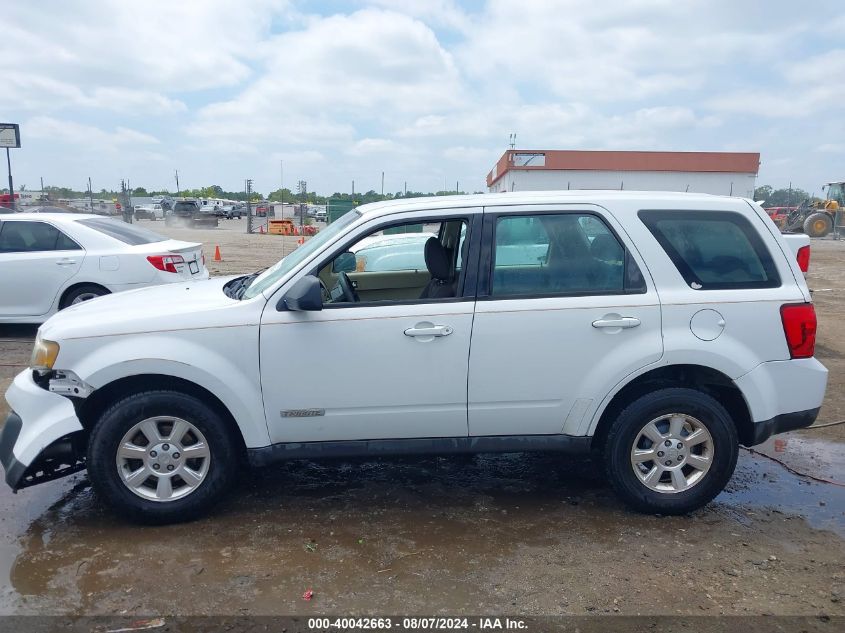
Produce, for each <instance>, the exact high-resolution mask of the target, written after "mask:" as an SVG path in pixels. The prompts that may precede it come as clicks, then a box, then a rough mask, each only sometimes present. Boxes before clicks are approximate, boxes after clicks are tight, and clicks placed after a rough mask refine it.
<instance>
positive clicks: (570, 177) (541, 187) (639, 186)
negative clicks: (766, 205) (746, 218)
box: [489, 169, 757, 198]
mask: <svg viewBox="0 0 845 633" xmlns="http://www.w3.org/2000/svg"><path fill="white" fill-rule="evenodd" d="M756 181H757V177H756V175H755V174H746V173H742V174H739V173H722V172H678V171H587V170H571V171H566V170H540V169H532V170H510V171H508V172H507V173H506V174H505V175H504V176H503V177H502V178H500V179H499V180H498V181H497V182H495V183H493V185H492V186H491V187H489V191H490V192H491V193H494V192H498V191H554V190H561V189H564V190H565V189H625V190H628V191H690V192H694V193H711V194H717V195H723V196H728V195H734V196H743V197H748V198H751V197H753V196H754V187H755V184H756Z"/></svg>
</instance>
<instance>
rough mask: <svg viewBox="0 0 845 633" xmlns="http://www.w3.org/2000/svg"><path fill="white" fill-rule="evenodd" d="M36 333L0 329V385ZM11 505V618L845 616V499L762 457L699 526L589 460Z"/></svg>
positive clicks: (826, 300)
mask: <svg viewBox="0 0 845 633" xmlns="http://www.w3.org/2000/svg"><path fill="white" fill-rule="evenodd" d="M142 224H144V225H148V226H150V227H151V228H154V229H155V230H158V231H160V232H162V233H167V234H168V235H171V236H173V237H179V238H182V239H190V240H195V241H201V242H202V243H203V245H204V248H205V253H206V256H207V259H208V266H209V269H210V270H211V271H212V274H233V273H244V272H251V271H253V270H255V269H257V268H262V267H264V266H267V265H270V264H272V263H274V262H275V261H277V260H278V259H279V258H280V257H281V256H283V255H284V254H286V253H287V252H290V250H292V249H293V248H295V245H296V239H297V238H281V237H277V236H269V235H246V234H245V233H244V230H243V229H244V225H245V221H238V220H232V221H222V222H221V225H220V228H218V229H208V230H196V231H192V230H188V229H177V228H167V229H165V227H164V226H163V223H161V222H157V223H155V224H152V223H149V222H142ZM215 246H219V247H220V250H221V254H222V258H223V259H222V261H221V262H215V261H212V255H213V253H214V249H215ZM843 264H845V243H843V242H834V241H832V240H815V241H814V242H813V261H812V264H811V273H810V275H809V281H810V285H811V287H812V288H813V289H814V296H815V299H816V305H817V311H818V315H819V323H820V326H819V327H820V332H819V339H818V347H817V355H818V356H819V358H820V359H821V360H822V361H823V362H824V363H825V364H826V365H827V366H828V368H829V369H830V370H831V374H830V384H829V388H828V392H827V398H826V400H825V403H824V406H823V408H822V412H821V415H820V420H821V421H829V420H838V419H843V418H845V397H844V396H843V393H845V392H844V391H843V383H845V361H844V360H843V359H845V340H843V337H842V336H841V335H840V330H839V327H838V326H839V324H840V323H842V322H843V318H845V281H843V275H842V274H841V268H842V266H843ZM34 332H35V328H32V327H26V326H20V327H5V328H0V389H5V387H6V385H7V384H8V382H9V381H10V380H11V378H12V376H13V375H14V374H15V373H17V372H18V371H20V370H21V369H22V368H23V367H24V366H25V365H26V363H27V360H28V356H29V352H30V349H31V345H32V338H33V336H34ZM5 413H6V408H5V402H0V415H5ZM843 448H845V426H837V427H832V428H829V429H824V430H808V431H801V432H797V433H790V434H786V435H784V436H779V437H778V438H777V441H770V442H769V443H768V444H767V445H765V446H764V447H760V449H759V450H760V451H761V452H763V453H764V454H767V455H770V456H773V457H775V458H777V459H779V460H781V461H783V462H785V463H787V464H788V465H790V466H791V467H792V468H793V469H795V470H798V471H800V472H804V473H808V474H812V475H814V476H816V477H820V478H826V479H832V480H838V481H839V482H845V460H843ZM0 508H2V512H0V614H36V613H37V614H106V615H122V614H133V615H134V614H146V615H150V614H174V613H178V614H225V615H242V614H292V613H299V614H322V613H327V612H328V613H334V614H341V615H343V614H366V613H382V614H384V613H426V614H431V613H493V614H535V615H536V614H576V615H586V614H666V615H678V614H683V615H700V614H706V615H714V614H742V615H748V614H776V615H819V614H826V615H845V567H843V560H845V547H843V545H845V542H844V541H843V539H845V488H843V487H841V486H836V485H833V484H827V483H820V482H818V481H814V480H812V479H809V478H806V477H801V476H797V475H794V474H792V473H790V472H789V471H787V470H786V469H785V468H783V467H782V466H781V465H779V464H778V463H776V462H774V461H772V460H771V459H769V458H768V457H766V456H765V455H759V454H752V453H749V452H747V451H743V452H742V454H741V456H740V461H739V466H738V468H737V472H736V475H735V476H734V478H733V480H732V482H731V483H730V485H729V487H728V489H727V490H726V491H725V492H724V493H722V494H721V495H720V496H719V497H718V498H717V499H716V500H715V501H714V502H713V503H711V504H710V505H709V506H708V507H706V508H704V509H703V510H700V511H698V512H696V513H694V514H692V515H691V516H687V517H671V518H666V517H654V516H643V515H638V514H633V513H630V512H628V511H626V510H625V509H623V508H622V507H621V505H620V504H619V502H618V501H617V500H616V499H615V498H614V497H613V495H612V493H611V491H610V489H609V487H608V486H607V484H606V483H605V482H604V481H603V476H602V474H601V469H600V468H599V467H598V466H597V465H596V464H593V463H591V462H590V461H586V460H565V459H564V458H562V457H560V456H549V455H530V454H509V455H495V456H477V457H449V458H415V459H389V460H388V459H384V460H343V461H326V462H291V463H286V464H282V465H281V466H278V467H272V468H267V469H263V470H257V471H254V472H251V473H249V474H247V475H246V476H245V477H244V481H243V482H242V483H241V485H240V487H239V488H238V489H237V491H236V493H235V494H234V495H232V497H231V498H230V499H228V500H227V501H225V502H224V503H223V504H222V506H221V507H219V508H218V510H217V511H216V512H215V513H214V514H213V515H212V516H210V517H208V518H206V519H203V520H200V521H197V522H194V523H191V524H187V525H178V526H170V527H157V528H150V527H144V528H141V527H136V526H133V525H129V524H127V523H125V522H124V521H122V520H121V518H120V517H118V516H115V515H113V514H111V513H110V512H109V511H108V510H107V509H105V508H103V507H102V504H101V503H100V502H99V500H98V499H97V498H96V497H95V496H94V495H93V493H92V491H91V489H90V486H89V484H88V482H87V479H86V477H85V475H84V473H80V474H78V475H74V476H72V477H69V478H66V479H64V480H59V481H55V482H51V483H48V484H44V485H41V486H37V487H34V488H31V489H27V490H24V491H22V492H21V493H19V494H18V495H12V494H11V493H10V492H9V491H8V489H7V488H5V486H2V487H0ZM307 589H313V592H314V598H313V599H312V600H311V601H304V600H303V599H302V594H303V592H305V591H306V590H307Z"/></svg>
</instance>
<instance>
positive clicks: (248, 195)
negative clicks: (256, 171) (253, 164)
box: [244, 178, 252, 233]
mask: <svg viewBox="0 0 845 633" xmlns="http://www.w3.org/2000/svg"><path fill="white" fill-rule="evenodd" d="M244 190H245V191H246V232H247V233H252V206H251V205H250V203H249V199H250V198H251V197H252V179H251V178H247V179H246V182H245V183H244Z"/></svg>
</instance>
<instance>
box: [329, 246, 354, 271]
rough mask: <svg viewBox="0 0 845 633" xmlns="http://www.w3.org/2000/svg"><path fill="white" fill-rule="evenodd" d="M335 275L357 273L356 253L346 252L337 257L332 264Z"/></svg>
mask: <svg viewBox="0 0 845 633" xmlns="http://www.w3.org/2000/svg"><path fill="white" fill-rule="evenodd" d="M332 272H333V273H354V272H355V253H352V252H350V251H346V252H344V253H341V254H340V255H338V256H337V257H335V259H334V262H333V263H332Z"/></svg>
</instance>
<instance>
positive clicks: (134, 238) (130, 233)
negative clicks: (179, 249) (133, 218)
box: [77, 218, 168, 246]
mask: <svg viewBox="0 0 845 633" xmlns="http://www.w3.org/2000/svg"><path fill="white" fill-rule="evenodd" d="M77 222H79V223H80V224H82V225H84V226H87V227H88V228H89V229H94V230H95V231H99V232H100V233H103V234H104V235H108V236H109V237H113V238H114V239H116V240H119V241H121V242H123V243H124V244H129V245H130V246H138V245H140V244H152V243H153V242H164V241H165V240H167V239H168V238H166V237H164V236H163V235H159V234H158V233H155V232H153V231H150V230H147V229H142V228H140V227H137V226H133V225H131V224H127V223H126V222H122V221H121V220H110V219H108V218H89V219H85V220H77Z"/></svg>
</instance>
